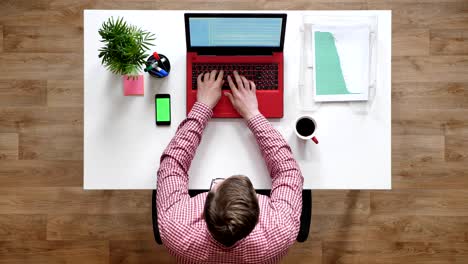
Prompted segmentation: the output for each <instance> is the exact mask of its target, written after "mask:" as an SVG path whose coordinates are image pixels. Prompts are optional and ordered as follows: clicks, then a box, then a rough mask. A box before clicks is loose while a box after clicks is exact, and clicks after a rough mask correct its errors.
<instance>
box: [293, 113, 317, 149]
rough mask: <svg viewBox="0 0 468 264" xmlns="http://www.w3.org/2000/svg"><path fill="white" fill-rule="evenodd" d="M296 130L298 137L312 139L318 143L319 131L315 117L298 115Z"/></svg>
mask: <svg viewBox="0 0 468 264" xmlns="http://www.w3.org/2000/svg"><path fill="white" fill-rule="evenodd" d="M294 131H295V132H296V135H297V137H298V138H300V139H303V140H309V139H312V141H314V142H315V144H318V140H317V137H315V134H316V132H317V122H316V121H315V119H314V118H313V117H311V116H308V115H303V116H300V117H298V118H297V119H296V122H295V123H294Z"/></svg>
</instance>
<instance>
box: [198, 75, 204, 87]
mask: <svg viewBox="0 0 468 264" xmlns="http://www.w3.org/2000/svg"><path fill="white" fill-rule="evenodd" d="M202 76H203V73H200V74H199V75H198V77H197V84H198V87H200V86H201V83H202Z"/></svg>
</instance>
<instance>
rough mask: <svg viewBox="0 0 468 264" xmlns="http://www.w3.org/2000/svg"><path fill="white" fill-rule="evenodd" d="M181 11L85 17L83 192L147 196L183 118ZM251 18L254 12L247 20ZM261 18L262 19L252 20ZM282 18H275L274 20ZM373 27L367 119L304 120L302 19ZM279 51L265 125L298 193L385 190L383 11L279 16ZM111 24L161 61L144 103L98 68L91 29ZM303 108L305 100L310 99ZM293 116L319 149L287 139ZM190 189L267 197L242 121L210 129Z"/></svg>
mask: <svg viewBox="0 0 468 264" xmlns="http://www.w3.org/2000/svg"><path fill="white" fill-rule="evenodd" d="M184 12H185V11H156V10H154V11H124V10H114V11H107V10H85V11H84V101H85V102H84V188H85V189H154V188H155V187H156V171H157V169H158V166H159V157H160V156H161V153H162V152H163V150H164V149H165V147H166V146H167V144H168V142H169V141H170V139H171V138H172V136H173V135H174V133H175V131H176V129H177V126H178V124H179V123H180V122H181V121H182V120H183V119H184V118H185V107H186V105H185V78H186V73H185V64H186V62H185V54H186V46H185V31H184V19H183V14H184ZM252 12H256V11H252ZM260 12H265V11H260ZM274 12H281V11H274ZM369 12H370V13H371V14H375V15H376V16H377V17H378V35H377V38H378V39H377V45H378V54H377V55H378V63H377V74H376V76H377V89H376V95H375V98H374V102H373V103H372V107H371V108H370V109H369V111H368V113H366V114H362V113H359V112H356V111H352V110H350V107H349V105H348V104H347V103H344V104H343V103H338V104H337V103H333V104H322V105H321V106H320V107H319V108H318V109H316V110H314V111H313V112H307V111H303V110H301V108H300V107H299V106H298V102H299V89H298V81H299V61H300V59H299V57H300V39H301V34H300V27H301V25H302V15H304V14H307V15H314V16H315V15H320V16H327V15H333V16H336V15H342V16H360V15H368V14H369ZM286 13H287V14H288V18H287V28H286V38H285V45H284V72H285V80H284V87H285V96H284V102H285V112H284V113H285V114H284V118H282V119H276V120H271V122H272V123H273V125H274V126H275V127H276V128H277V129H278V130H279V131H280V132H281V133H282V134H283V136H284V137H285V138H286V140H287V141H288V143H289V144H290V146H291V148H292V150H293V152H294V156H295V157H296V159H297V160H298V162H299V164H300V167H301V169H302V173H303V175H304V178H305V181H304V188H305V189H389V188H391V77H390V74H391V67H390V63H391V62H390V59H391V54H390V52H391V13H390V12H389V11H306V12H302V11H287V12H286ZM110 16H114V17H118V16H120V17H124V18H125V20H126V21H128V22H129V23H131V24H134V25H137V26H140V27H142V28H144V29H146V30H149V31H151V32H153V33H155V34H156V37H157V39H156V41H155V42H154V43H155V44H156V46H155V47H154V50H156V51H158V52H159V53H162V54H164V55H166V56H168V58H169V59H170V62H171V67H172V68H171V73H170V76H169V77H168V78H166V79H163V80H160V79H154V78H151V77H150V76H149V75H147V74H146V75H145V80H144V81H145V95H144V96H140V97H126V96H124V95H123V88H122V81H121V77H120V76H116V75H113V74H111V73H110V72H108V71H107V70H106V69H105V68H104V67H103V66H102V65H101V62H100V60H99V59H98V49H99V48H100V47H101V43H100V42H99V39H100V37H99V34H98V29H99V28H100V27H101V25H102V23H103V22H104V21H105V20H107V18H109V17H110ZM155 93H170V94H171V97H172V125H171V126H170V127H156V126H155V120H154V94H155ZM311 100H312V98H311ZM301 113H309V114H311V115H313V116H314V117H315V118H316V120H317V122H318V128H317V129H318V130H317V137H318V139H319V140H320V144H318V145H315V144H313V142H303V141H300V140H299V139H297V138H296V136H295V135H294V130H293V124H294V120H295V119H296V117H297V116H299V114H301ZM189 174H190V188H194V189H206V188H208V187H209V184H210V181H211V179H212V178H216V177H227V176H230V175H232V174H244V175H247V176H249V177H250V179H251V180H252V182H253V184H254V187H255V188H260V189H263V188H270V186H271V182H270V176H269V175H268V172H267V169H266V166H265V164H264V161H263V159H262V157H261V155H260V152H259V150H258V147H257V144H256V142H255V139H254V138H253V136H252V134H251V132H250V131H249V130H248V129H247V127H246V126H245V124H244V121H243V120H240V119H239V120H230V119H229V120H227V119H212V120H211V121H210V122H209V124H208V126H207V128H206V130H205V132H204V135H203V140H202V142H201V144H200V146H199V148H198V151H197V154H196V156H195V159H194V160H193V162H192V166H191V168H190V172H189Z"/></svg>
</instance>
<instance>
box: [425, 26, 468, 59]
mask: <svg viewBox="0 0 468 264" xmlns="http://www.w3.org/2000/svg"><path fill="white" fill-rule="evenodd" d="M430 36H431V37H430V38H431V48H430V49H431V54H433V55H468V32H467V30H466V29H465V30H446V29H434V30H431V33H430Z"/></svg>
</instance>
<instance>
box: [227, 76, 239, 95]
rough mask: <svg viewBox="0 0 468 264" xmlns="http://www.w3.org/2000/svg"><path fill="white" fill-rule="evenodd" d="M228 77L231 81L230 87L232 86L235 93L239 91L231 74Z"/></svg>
mask: <svg viewBox="0 0 468 264" xmlns="http://www.w3.org/2000/svg"><path fill="white" fill-rule="evenodd" d="M227 79H228V82H229V87H231V91H232V92H233V93H238V92H239V91H238V90H237V87H236V85H235V84H234V82H233V81H232V78H231V75H228V77H227Z"/></svg>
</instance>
